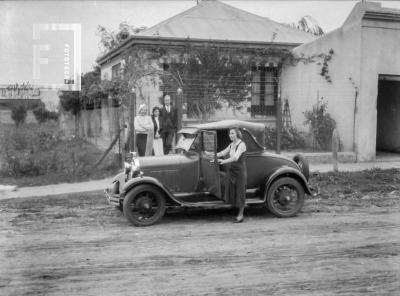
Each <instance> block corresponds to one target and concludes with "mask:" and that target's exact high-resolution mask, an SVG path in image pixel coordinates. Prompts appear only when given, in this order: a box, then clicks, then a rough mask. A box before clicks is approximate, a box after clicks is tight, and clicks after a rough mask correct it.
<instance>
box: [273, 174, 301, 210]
mask: <svg viewBox="0 0 400 296" xmlns="http://www.w3.org/2000/svg"><path fill="white" fill-rule="evenodd" d="M293 192H296V200H295V203H294V204H291V203H292V201H293V199H292V197H291V196H292V194H290V196H288V195H289V193H293ZM304 196H305V193H304V188H303V185H302V184H300V182H299V181H297V180H296V179H294V178H291V177H282V178H279V179H277V180H276V181H274V182H273V183H272V185H271V186H270V187H269V189H268V195H267V206H268V209H269V211H270V212H271V213H273V214H274V215H275V216H277V217H280V218H288V217H293V216H296V215H297V214H298V213H299V212H300V210H301V209H302V207H303V205H304ZM289 203H290V204H291V206H290V208H287V207H286V206H287V205H289Z"/></svg>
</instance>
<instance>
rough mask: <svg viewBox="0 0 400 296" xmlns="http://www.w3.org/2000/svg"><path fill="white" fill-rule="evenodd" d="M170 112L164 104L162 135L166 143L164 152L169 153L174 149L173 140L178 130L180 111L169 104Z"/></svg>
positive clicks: (161, 115) (161, 114) (162, 110)
mask: <svg viewBox="0 0 400 296" xmlns="http://www.w3.org/2000/svg"><path fill="white" fill-rule="evenodd" d="M169 107H170V110H169V112H168V110H167V107H166V106H165V105H164V106H163V108H162V109H161V113H160V117H161V126H162V131H161V137H162V139H163V143H164V154H168V153H169V152H170V151H171V149H172V141H173V139H174V135H175V132H176V126H177V123H178V113H177V110H176V108H174V107H173V106H172V105H170V106H169Z"/></svg>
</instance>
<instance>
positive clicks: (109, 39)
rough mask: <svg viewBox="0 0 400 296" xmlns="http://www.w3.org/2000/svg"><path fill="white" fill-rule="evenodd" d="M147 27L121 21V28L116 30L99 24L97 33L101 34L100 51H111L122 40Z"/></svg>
mask: <svg viewBox="0 0 400 296" xmlns="http://www.w3.org/2000/svg"><path fill="white" fill-rule="evenodd" d="M145 29H146V27H144V26H142V27H139V28H135V27H134V26H132V25H129V24H128V23H127V22H122V23H120V24H119V28H118V29H117V30H114V31H112V30H110V29H108V28H106V27H104V26H101V25H99V26H98V27H97V35H99V36H100V42H99V48H100V51H101V52H102V53H104V52H107V51H110V50H112V49H114V48H116V47H117V46H118V45H119V44H120V43H121V42H123V41H124V40H126V39H128V38H129V37H130V36H132V35H134V34H137V33H139V32H141V31H143V30H145Z"/></svg>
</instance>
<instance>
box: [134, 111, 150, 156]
mask: <svg viewBox="0 0 400 296" xmlns="http://www.w3.org/2000/svg"><path fill="white" fill-rule="evenodd" d="M134 126H135V134H136V136H135V143H136V147H137V150H138V153H139V156H145V155H151V150H152V149H149V147H148V146H149V143H151V146H152V145H153V144H152V142H153V129H154V126H153V121H152V120H151V117H150V116H149V115H147V106H146V104H141V105H140V106H139V109H138V115H137V116H136V117H135V120H134Z"/></svg>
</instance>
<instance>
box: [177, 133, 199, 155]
mask: <svg viewBox="0 0 400 296" xmlns="http://www.w3.org/2000/svg"><path fill="white" fill-rule="evenodd" d="M196 137H197V134H179V139H178V143H177V144H176V148H177V149H179V148H180V149H183V150H185V151H189V150H196V147H194V146H195V145H193V146H192V144H193V142H194V141H195V140H196Z"/></svg>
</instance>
